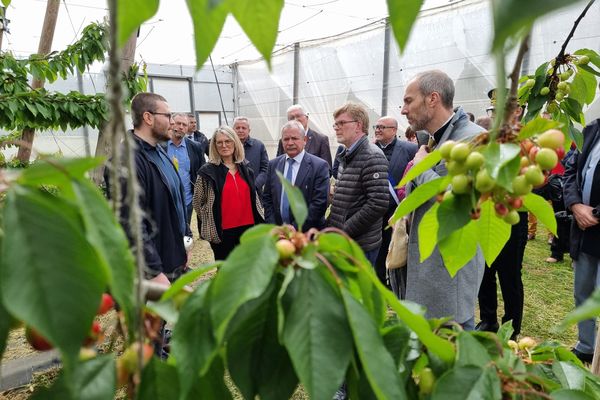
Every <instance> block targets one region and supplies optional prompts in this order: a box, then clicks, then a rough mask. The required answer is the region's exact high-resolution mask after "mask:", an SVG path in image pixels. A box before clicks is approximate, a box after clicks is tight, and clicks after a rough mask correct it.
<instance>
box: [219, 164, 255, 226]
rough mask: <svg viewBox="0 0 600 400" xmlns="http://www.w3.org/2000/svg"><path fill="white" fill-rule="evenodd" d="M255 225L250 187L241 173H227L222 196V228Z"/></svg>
mask: <svg viewBox="0 0 600 400" xmlns="http://www.w3.org/2000/svg"><path fill="white" fill-rule="evenodd" d="M245 225H254V215H253V213H252V198H251V197H250V187H249V186H248V183H246V181H245V180H244V178H242V176H241V175H240V173H239V171H236V172H235V175H232V174H231V173H229V172H228V173H227V177H226V178H225V185H224V186H223V193H222V195H221V227H222V229H231V228H236V227H238V226H245Z"/></svg>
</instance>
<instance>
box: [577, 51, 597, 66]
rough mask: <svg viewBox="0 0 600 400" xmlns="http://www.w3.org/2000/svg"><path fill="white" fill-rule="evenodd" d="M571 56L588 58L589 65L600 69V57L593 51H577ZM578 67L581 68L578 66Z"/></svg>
mask: <svg viewBox="0 0 600 400" xmlns="http://www.w3.org/2000/svg"><path fill="white" fill-rule="evenodd" d="M573 54H577V55H585V56H588V57H589V58H590V63H591V64H593V65H595V66H596V67H598V68H600V55H598V53H596V52H595V51H594V50H590V49H579V50H577V51H575V52H574V53H573ZM578 67H581V66H580V65H578Z"/></svg>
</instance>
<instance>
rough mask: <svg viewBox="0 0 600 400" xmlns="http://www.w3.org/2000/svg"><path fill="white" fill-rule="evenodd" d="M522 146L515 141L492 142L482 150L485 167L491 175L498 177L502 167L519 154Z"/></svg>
mask: <svg viewBox="0 0 600 400" xmlns="http://www.w3.org/2000/svg"><path fill="white" fill-rule="evenodd" d="M519 153H521V147H520V146H519V145H517V144H514V143H501V144H498V143H490V144H489V145H488V147H487V148H486V149H485V150H484V151H483V152H482V154H483V156H484V157H485V167H486V169H487V170H488V172H489V173H490V175H491V177H492V178H494V179H498V175H499V174H500V169H501V168H502V167H503V166H505V165H507V164H508V163H509V162H511V161H512V160H514V159H515V157H518V156H519Z"/></svg>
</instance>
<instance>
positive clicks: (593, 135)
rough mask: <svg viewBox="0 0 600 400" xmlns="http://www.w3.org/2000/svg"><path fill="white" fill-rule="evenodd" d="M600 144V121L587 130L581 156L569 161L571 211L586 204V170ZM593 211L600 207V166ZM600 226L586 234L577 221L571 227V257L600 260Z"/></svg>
mask: <svg viewBox="0 0 600 400" xmlns="http://www.w3.org/2000/svg"><path fill="white" fill-rule="evenodd" d="M598 140H600V119H597V120H595V121H594V122H592V123H590V124H589V125H587V126H586V127H585V128H584V129H583V147H582V148H581V152H579V151H577V152H575V154H574V155H573V157H571V158H570V159H569V161H568V162H567V165H566V166H565V173H564V175H563V177H564V188H563V194H564V201H565V207H566V208H567V210H570V209H571V206H572V205H574V204H578V203H583V199H582V189H583V174H582V173H583V167H584V166H585V164H586V161H587V159H588V157H590V156H591V151H592V149H593V148H594V145H595V144H596V143H597V142H598ZM588 205H590V206H592V207H599V206H600V166H596V170H595V171H594V177H593V180H592V191H591V196H590V204H588ZM599 243H600V224H599V225H595V226H593V227H590V228H588V229H586V230H585V231H582V230H581V229H579V225H577V222H576V221H575V219H573V223H572V224H571V239H570V253H571V257H572V258H573V259H575V260H577V258H578V256H579V253H580V252H582V251H583V252H584V253H586V254H590V255H592V256H595V257H600V246H598V244H599Z"/></svg>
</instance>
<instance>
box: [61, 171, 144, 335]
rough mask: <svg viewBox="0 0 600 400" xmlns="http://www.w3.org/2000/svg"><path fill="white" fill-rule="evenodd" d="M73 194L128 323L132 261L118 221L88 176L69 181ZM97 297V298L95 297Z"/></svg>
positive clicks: (88, 237)
mask: <svg viewBox="0 0 600 400" xmlns="http://www.w3.org/2000/svg"><path fill="white" fill-rule="evenodd" d="M73 189H74V192H75V198H76V201H77V204H78V205H79V209H80V211H81V215H82V217H83V224H84V226H85V232H86V237H87V239H88V242H89V243H90V244H91V245H92V246H93V247H94V249H95V251H96V253H97V254H98V257H99V258H100V260H101V261H102V263H103V266H104V268H105V270H106V271H107V273H108V274H109V285H110V288H111V293H112V295H113V296H114V297H115V299H116V301H117V303H118V304H119V306H120V308H121V309H122V310H124V311H125V314H126V316H127V320H128V321H129V323H130V324H131V323H132V322H133V320H134V310H133V304H134V297H133V296H134V295H133V278H134V274H135V261H134V259H133V255H132V254H131V251H130V250H129V242H128V240H127V237H126V236H125V232H123V229H122V228H121V225H120V224H119V223H118V222H117V220H116V218H115V216H114V214H113V213H112V211H111V210H110V208H109V206H108V203H107V202H106V199H105V198H104V196H102V194H101V193H100V191H99V190H98V188H97V187H96V186H95V185H94V184H93V183H92V182H91V181H90V180H88V179H86V178H83V179H78V180H74V181H73ZM99 300H100V299H98V301H99Z"/></svg>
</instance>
